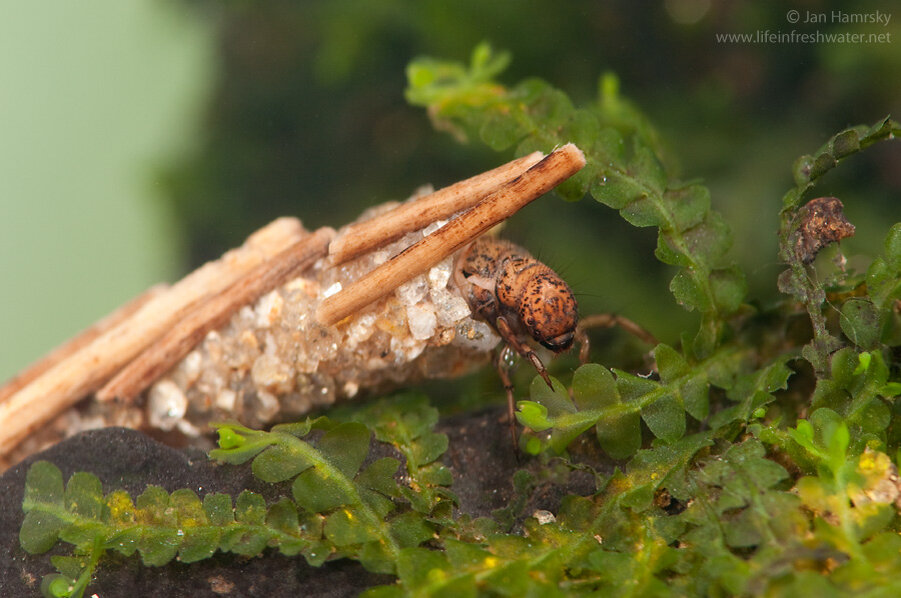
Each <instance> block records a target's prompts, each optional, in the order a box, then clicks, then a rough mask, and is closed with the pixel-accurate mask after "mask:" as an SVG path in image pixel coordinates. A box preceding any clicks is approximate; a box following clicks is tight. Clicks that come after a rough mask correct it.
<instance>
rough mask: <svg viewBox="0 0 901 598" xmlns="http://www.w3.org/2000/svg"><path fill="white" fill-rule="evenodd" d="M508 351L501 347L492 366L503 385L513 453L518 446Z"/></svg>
mask: <svg viewBox="0 0 901 598" xmlns="http://www.w3.org/2000/svg"><path fill="white" fill-rule="evenodd" d="M509 350H510V348H509V347H507V346H506V345H503V346H501V347H499V348H498V349H497V350H496V351H495V356H494V366H495V368H497V375H498V376H500V379H501V383H502V384H503V385H504V393H505V394H506V395H507V423H508V424H509V426H510V438H511V440H512V441H513V451H514V453H515V452H516V447H517V446H518V443H517V439H516V415H515V413H516V399H515V397H514V395H513V391H514V387H513V380H512V379H511V378H510V369H509V364H508V362H507V358H506V357H507V356H506V353H507V351H509Z"/></svg>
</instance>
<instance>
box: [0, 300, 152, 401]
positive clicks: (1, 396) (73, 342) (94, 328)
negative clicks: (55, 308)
mask: <svg viewBox="0 0 901 598" xmlns="http://www.w3.org/2000/svg"><path fill="white" fill-rule="evenodd" d="M168 288H169V285H167V284H158V285H154V286H152V287H150V288H149V289H147V290H146V291H144V292H143V293H141V294H140V295H138V296H137V297H135V298H133V299H132V300H131V301H129V302H128V303H126V304H125V305H123V306H122V307H120V308H118V309H117V310H116V311H114V312H113V313H111V314H108V315H107V316H105V317H103V318H102V319H100V320H98V321H97V322H94V323H93V324H91V325H90V326H89V327H88V328H85V329H84V330H82V331H81V332H79V333H78V335H76V336H75V337H74V338H72V339H69V340H68V341H66V342H65V343H63V344H62V345H60V346H58V347H56V348H55V349H53V350H52V351H51V352H50V353H48V354H47V355H45V356H44V357H42V358H41V359H40V360H38V361H36V362H35V363H33V364H31V365H30V366H28V367H27V368H26V369H24V370H22V371H21V372H19V373H18V374H16V375H15V376H14V377H13V378H11V379H10V380H9V381H7V382H6V384H4V385H3V386H2V387H0V403H2V402H3V401H5V400H6V399H8V398H9V397H11V396H12V395H13V394H14V393H16V392H18V391H19V390H20V389H22V388H24V387H25V385H27V384H30V383H31V381H32V380H35V379H37V378H38V377H39V376H41V375H43V374H44V372H46V371H47V370H49V369H50V368H52V367H53V366H55V365H56V364H58V363H59V362H61V361H62V360H64V359H66V358H68V357H69V356H70V355H72V354H73V353H75V352H76V351H78V350H80V349H81V348H82V347H85V346H87V345H88V344H89V343H90V342H91V341H93V340H94V339H95V338H97V337H98V336H100V335H101V334H103V333H104V332H106V331H107V330H110V329H112V328H113V327H115V326H118V325H119V324H121V323H122V322H124V321H125V320H127V319H128V318H130V317H131V316H132V315H133V314H134V313H135V312H136V311H138V310H139V309H140V308H141V307H143V306H144V305H145V304H146V303H147V302H148V301H150V300H151V299H153V298H155V297H158V296H160V295H161V294H162V293H164V292H165V291H166V290H167V289H168Z"/></svg>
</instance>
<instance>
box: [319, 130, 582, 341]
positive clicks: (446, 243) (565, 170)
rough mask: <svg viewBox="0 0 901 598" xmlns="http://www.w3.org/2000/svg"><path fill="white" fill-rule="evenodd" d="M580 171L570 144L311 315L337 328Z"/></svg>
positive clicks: (578, 155) (579, 152)
mask: <svg viewBox="0 0 901 598" xmlns="http://www.w3.org/2000/svg"><path fill="white" fill-rule="evenodd" d="M583 166H585V156H584V155H583V154H582V150H580V149H579V148H577V147H576V146H575V145H573V144H571V143H569V144H567V145H564V146H563V147H561V148H558V149H556V150H554V151H553V152H552V153H551V154H549V155H548V156H547V157H546V158H544V159H542V160H541V161H540V162H538V163H537V164H535V165H534V166H532V167H531V168H529V169H528V170H526V171H525V172H524V173H522V174H521V175H519V176H517V177H515V178H514V179H512V180H510V181H507V182H506V183H504V184H503V185H501V187H500V188H498V189H497V190H496V191H494V192H493V193H492V194H490V195H489V196H488V197H486V198H484V199H483V200H482V201H481V202H479V203H478V204H477V205H476V206H474V207H473V208H471V209H470V210H469V211H467V212H464V213H463V214H460V215H459V216H458V217H456V218H455V219H453V220H451V221H450V222H448V223H447V224H446V225H444V226H443V227H441V228H440V229H438V230H437V231H435V232H434V233H432V234H431V235H429V236H428V237H426V238H424V239H423V240H422V241H419V242H418V243H416V244H415V245H412V246H411V247H409V248H407V249H406V250H405V251H403V252H402V253H400V254H399V255H397V256H395V257H393V258H391V259H390V260H388V261H387V262H385V263H384V264H382V265H381V266H379V267H378V268H376V269H375V270H373V271H372V272H370V273H369V274H368V275H367V276H366V277H365V278H363V279H361V280H358V281H357V282H355V283H353V284H351V285H349V286H348V287H347V288H345V289H343V290H342V291H339V292H338V293H336V294H334V295H332V296H331V297H328V298H327V299H325V300H324V301H323V302H322V303H321V304H320V305H319V308H318V309H317V310H316V319H317V320H318V321H319V323H320V324H322V325H324V326H330V325H332V324H335V323H337V322H340V321H341V320H343V319H344V318H346V317H347V316H349V315H350V314H352V313H354V312H355V311H357V310H359V309H361V308H363V307H365V306H367V305H369V304H370V303H372V302H373V301H376V300H377V299H379V298H381V297H383V296H384V295H386V294H388V293H390V292H391V291H393V290H394V289H396V288H397V287H398V286H400V285H401V284H402V283H403V282H405V281H407V280H409V279H410V278H412V277H413V276H416V275H417V274H419V273H421V272H425V271H426V270H428V269H429V268H431V267H433V266H434V265H435V264H437V263H438V262H440V261H441V260H443V259H444V258H446V257H447V256H449V255H451V254H452V253H453V252H454V251H456V250H457V249H459V248H460V247H462V246H463V245H465V244H466V243H468V242H470V241H473V240H474V239H476V238H477V237H478V236H479V235H481V234H482V233H484V232H485V231H487V230H488V229H490V228H491V227H492V226H494V225H496V224H497V223H499V222H501V221H503V220H505V219H507V218H509V217H510V216H512V215H513V214H514V213H516V212H517V211H519V209H520V208H522V207H523V206H525V205H526V204H528V203H529V202H531V201H533V200H535V199H537V198H538V197H540V196H542V195H544V194H545V193H547V192H548V191H550V190H551V189H553V188H554V187H556V186H557V185H559V184H560V183H561V182H563V181H564V180H566V179H567V178H569V177H571V176H572V175H573V174H575V173H576V172H578V171H579V170H581V169H582V167H583Z"/></svg>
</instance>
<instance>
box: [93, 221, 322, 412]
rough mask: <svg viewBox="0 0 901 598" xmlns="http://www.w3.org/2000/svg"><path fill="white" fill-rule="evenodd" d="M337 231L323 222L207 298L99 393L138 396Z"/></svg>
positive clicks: (306, 262)
mask: <svg viewBox="0 0 901 598" xmlns="http://www.w3.org/2000/svg"><path fill="white" fill-rule="evenodd" d="M334 236H335V231H334V230H333V229H331V228H320V229H319V230H317V231H316V232H315V233H313V234H311V235H309V236H308V237H305V238H304V239H301V240H300V241H298V242H296V243H295V244H294V245H292V246H290V247H288V248H287V249H285V250H284V251H282V252H281V253H279V254H278V255H277V256H275V257H274V258H272V259H271V260H268V261H266V262H264V263H261V264H259V265H258V266H257V267H256V268H254V269H253V270H251V271H250V272H248V273H247V275H246V276H244V277H243V278H241V279H239V280H238V281H237V282H235V283H234V284H233V285H232V286H230V287H229V288H227V289H226V290H225V291H224V292H223V293H221V294H220V295H217V296H216V297H213V298H212V299H210V300H209V301H207V302H205V303H202V304H201V305H200V306H198V307H197V308H196V309H195V310H194V311H192V312H191V313H190V314H188V315H187V316H186V317H185V318H184V319H182V320H181V321H179V322H178V324H176V325H175V327H174V328H171V329H170V330H169V331H168V332H167V333H166V334H164V335H163V336H162V337H160V338H159V339H157V340H156V341H155V342H154V343H153V344H152V345H151V346H150V347H148V348H147V349H146V350H145V351H144V352H143V353H141V355H139V356H138V358H137V359H135V360H134V361H132V362H130V363H129V364H128V365H127V366H125V367H124V368H123V369H122V370H121V371H120V372H119V373H118V374H116V376H115V377H114V378H113V379H112V380H110V381H109V382H108V383H107V384H106V385H105V386H104V387H103V388H101V389H100V390H99V391H98V392H97V395H96V396H97V399H98V400H100V401H109V400H112V399H116V398H118V399H124V400H127V401H130V400H133V399H134V398H135V397H137V396H138V395H139V394H140V393H141V392H143V391H144V389H146V388H147V387H148V386H150V385H151V384H152V383H153V382H154V381H155V380H156V379H158V378H159V377H160V376H162V375H163V374H165V373H166V372H167V371H169V369H171V368H172V367H173V366H174V365H175V364H176V363H178V361H179V360H180V359H181V358H182V357H184V356H185V355H187V354H188V353H190V352H191V349H193V348H194V347H195V346H196V345H197V344H198V343H200V341H201V340H203V338H204V337H205V336H206V335H207V333H208V332H210V331H211V330H214V329H216V328H220V327H222V326H224V325H225V324H226V323H227V322H228V320H229V318H230V317H231V316H232V314H234V313H235V312H236V311H238V309H239V308H241V306H243V305H248V304H250V303H253V302H254V301H256V300H257V299H259V298H260V297H262V296H263V295H265V294H266V293H268V292H269V291H271V290H272V289H274V288H276V287H277V286H279V285H281V284H283V283H285V282H287V281H288V280H290V279H291V278H293V277H295V276H297V275H298V274H300V273H301V272H302V271H303V270H305V269H307V268H308V267H310V266H312V265H313V263H314V262H315V261H316V260H317V259H319V258H321V257H325V255H326V253H327V251H328V245H329V242H330V241H331V240H332V239H333V238H334Z"/></svg>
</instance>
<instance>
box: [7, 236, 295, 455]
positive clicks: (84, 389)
mask: <svg viewBox="0 0 901 598" xmlns="http://www.w3.org/2000/svg"><path fill="white" fill-rule="evenodd" d="M306 234H308V233H306V232H305V231H304V229H303V226H302V225H301V224H300V221H299V220H297V219H295V218H280V219H279V220H276V221H274V222H272V223H270V224H269V225H268V226H266V227H264V228H263V229H260V230H259V231H257V232H256V233H254V234H253V235H251V236H250V237H249V238H248V239H247V241H246V242H245V243H244V245H242V246H241V247H239V248H238V249H234V250H232V251H229V252H228V253H226V254H225V255H223V256H222V257H221V258H220V259H218V260H216V261H214V262H210V263H207V264H205V265H204V266H201V267H200V268H198V269H197V270H195V271H194V272H192V273H191V274H189V275H188V276H186V277H185V278H183V279H182V280H180V281H179V282H178V283H176V284H174V285H173V286H172V287H171V288H170V289H169V290H168V291H166V292H165V293H162V294H161V295H159V296H158V297H155V298H153V299H152V300H150V301H148V302H147V303H146V304H145V305H144V306H143V307H141V308H140V309H138V310H137V311H136V312H135V313H134V314H132V315H131V317H129V318H127V319H126V320H125V321H123V322H121V323H119V324H118V325H117V326H115V327H113V328H112V329H110V330H108V331H106V332H105V333H103V334H101V335H100V336H98V337H97V338H95V339H94V340H93V341H92V342H90V343H88V344H87V345H86V346H84V347H82V348H81V349H79V350H77V351H75V352H74V353H73V354H71V355H70V356H68V357H67V358H65V359H63V360H62V361H60V362H59V363H57V364H55V365H54V366H53V367H51V368H49V369H48V370H47V371H45V372H44V373H43V374H42V375H40V376H39V377H37V378H36V379H34V380H33V381H31V383H29V384H27V385H26V386H24V387H23V388H22V389H20V390H19V391H18V392H16V393H15V394H13V395H12V396H10V397H9V398H8V399H7V400H6V401H5V402H3V403H2V404H0V455H2V454H6V453H7V452H8V451H10V450H11V449H12V448H13V447H15V446H16V444H18V443H19V442H20V441H21V440H22V439H23V438H25V437H26V436H28V435H29V434H30V433H31V432H32V431H34V430H36V429H37V428H38V427H40V426H41V425H43V424H44V423H45V422H47V421H48V420H50V419H52V418H53V417H55V416H56V415H58V414H59V413H60V412H61V411H63V410H64V409H66V408H68V407H70V406H72V405H73V404H74V403H75V402H76V401H78V400H79V399H81V398H82V397H84V396H86V395H87V394H89V393H91V392H94V391H95V390H97V389H98V388H100V386H102V385H103V383H104V382H106V381H107V380H109V379H110V378H111V377H112V376H113V375H114V374H115V373H116V372H117V371H118V370H119V369H120V368H122V366H124V365H125V364H126V363H128V362H129V361H131V360H132V359H134V358H135V356H136V355H138V354H139V353H140V352H141V351H143V350H144V349H145V348H146V347H147V346H148V345H150V343H152V342H153V341H154V340H156V339H157V338H159V337H160V336H161V335H162V334H163V333H165V332H166V331H167V330H168V329H169V328H171V327H172V326H174V325H175V324H176V323H177V322H178V321H179V320H181V319H182V318H184V317H185V314H187V313H188V312H189V311H190V310H192V309H193V308H194V307H195V306H197V305H198V304H199V303H200V302H202V301H205V300H207V299H209V298H210V297H212V296H215V295H217V294H219V293H221V292H222V291H223V290H225V289H226V288H228V287H229V286H231V285H232V284H234V282H235V281H236V280H238V279H239V278H241V277H242V276H244V275H246V273H247V272H248V271H249V270H252V269H253V268H255V267H256V266H257V265H258V264H260V263H261V262H263V261H266V260H268V259H270V258H271V257H272V256H273V255H276V254H278V253H280V252H281V251H282V250H283V249H285V247H287V246H289V245H291V244H292V243H294V242H296V241H298V240H299V239H301V238H302V237H303V236H305V235H306Z"/></svg>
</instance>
